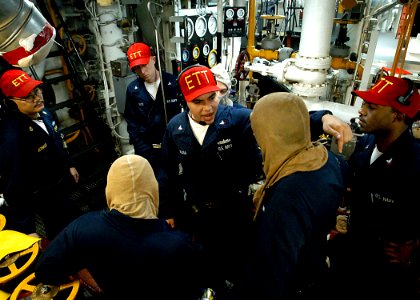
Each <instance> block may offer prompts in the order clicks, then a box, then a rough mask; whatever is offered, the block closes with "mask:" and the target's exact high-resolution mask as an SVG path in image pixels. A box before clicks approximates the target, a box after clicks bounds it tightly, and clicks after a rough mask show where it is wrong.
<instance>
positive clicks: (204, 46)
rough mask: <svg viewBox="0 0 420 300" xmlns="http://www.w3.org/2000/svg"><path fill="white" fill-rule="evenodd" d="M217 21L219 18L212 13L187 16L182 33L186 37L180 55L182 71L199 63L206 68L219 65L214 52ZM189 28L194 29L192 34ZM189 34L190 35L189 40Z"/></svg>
mask: <svg viewBox="0 0 420 300" xmlns="http://www.w3.org/2000/svg"><path fill="white" fill-rule="evenodd" d="M220 17H222V16H220ZM222 18H223V17H222ZM217 19H218V16H217V15H216V14H212V13H208V14H205V15H189V16H185V20H184V27H185V29H184V30H182V31H181V33H182V35H183V36H184V39H183V42H182V43H181V53H180V56H181V57H180V61H181V67H182V69H184V68H186V67H189V66H191V65H193V64H197V63H198V64H201V65H205V66H210V65H211V66H213V65H215V64H216V63H217V59H218V55H217V52H215V51H213V52H212V49H213V48H215V45H216V41H217V38H216V33H217V29H218V28H217V22H218V21H217ZM191 25H193V26H192V27H191ZM189 28H192V31H193V32H192V34H191V32H189ZM187 34H189V36H188V38H187V37H186V35H187ZM209 63H210V65H209Z"/></svg>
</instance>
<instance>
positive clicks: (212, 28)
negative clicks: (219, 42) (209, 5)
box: [207, 15, 217, 34]
mask: <svg viewBox="0 0 420 300" xmlns="http://www.w3.org/2000/svg"><path fill="white" fill-rule="evenodd" d="M207 27H208V29H209V33H210V34H215V33H216V32H217V18H216V16H215V15H211V16H210V17H209V21H208V23H207Z"/></svg>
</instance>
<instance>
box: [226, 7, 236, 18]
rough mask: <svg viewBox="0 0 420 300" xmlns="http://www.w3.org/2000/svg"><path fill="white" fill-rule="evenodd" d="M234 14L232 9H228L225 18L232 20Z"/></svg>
mask: <svg viewBox="0 0 420 300" xmlns="http://www.w3.org/2000/svg"><path fill="white" fill-rule="evenodd" d="M234 14H235V12H234V11H233V9H232V8H229V9H227V10H226V18H228V19H233V15H234Z"/></svg>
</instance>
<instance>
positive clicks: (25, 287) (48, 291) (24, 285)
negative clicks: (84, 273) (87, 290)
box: [10, 273, 80, 300]
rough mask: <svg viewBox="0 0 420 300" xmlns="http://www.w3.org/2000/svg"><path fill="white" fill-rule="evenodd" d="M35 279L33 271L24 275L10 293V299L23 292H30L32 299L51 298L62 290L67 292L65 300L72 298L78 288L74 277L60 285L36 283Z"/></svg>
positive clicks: (74, 296) (16, 297) (12, 299)
mask: <svg viewBox="0 0 420 300" xmlns="http://www.w3.org/2000/svg"><path fill="white" fill-rule="evenodd" d="M34 279H35V273H32V274H30V275H29V276H28V277H26V278H25V279H24V280H23V281H22V282H21V283H19V285H18V286H17V287H16V288H15V290H14V291H13V293H12V295H11V296H10V300H16V299H19V298H18V297H19V295H20V294H21V293H22V292H24V291H27V292H31V293H32V297H31V299H34V300H37V299H39V300H41V299H43V300H46V299H53V298H54V297H55V296H56V295H57V294H58V293H62V294H64V292H67V293H68V296H67V298H66V299H67V300H73V299H75V298H76V296H77V292H78V291H79V288H80V281H79V280H78V279H75V280H73V281H70V282H68V283H65V284H62V285H60V286H54V285H45V284H42V283H40V284H37V285H35V283H34V282H33V281H34Z"/></svg>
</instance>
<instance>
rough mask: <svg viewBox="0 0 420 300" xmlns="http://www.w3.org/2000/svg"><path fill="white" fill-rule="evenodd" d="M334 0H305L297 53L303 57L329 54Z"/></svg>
mask: <svg viewBox="0 0 420 300" xmlns="http://www.w3.org/2000/svg"><path fill="white" fill-rule="evenodd" d="M335 2H336V1H335V0H306V1H305V8H304V14H303V21H302V22H303V23H302V34H301V40H300V44H299V54H300V55H301V56H304V57H326V56H329V52H330V42H331V34H332V27H333V23H334V20H333V18H334V13H335Z"/></svg>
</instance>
